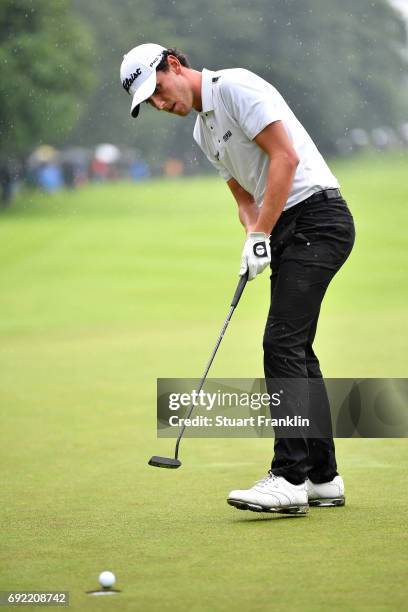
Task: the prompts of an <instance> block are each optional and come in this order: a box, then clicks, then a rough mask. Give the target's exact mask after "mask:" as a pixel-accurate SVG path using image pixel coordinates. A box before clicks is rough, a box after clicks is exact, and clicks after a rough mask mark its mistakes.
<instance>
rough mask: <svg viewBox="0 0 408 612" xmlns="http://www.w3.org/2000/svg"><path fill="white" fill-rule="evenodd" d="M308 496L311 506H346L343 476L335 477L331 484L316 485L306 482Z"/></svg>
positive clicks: (309, 481)
mask: <svg viewBox="0 0 408 612" xmlns="http://www.w3.org/2000/svg"><path fill="white" fill-rule="evenodd" d="M306 489H307V495H308V498H309V505H310V506H322V507H323V506H344V504H345V503H346V498H345V497H344V482H343V479H342V477H341V476H335V477H334V478H333V480H330V482H323V483H322V484H315V483H314V482H312V481H311V480H309V478H308V479H307V480H306Z"/></svg>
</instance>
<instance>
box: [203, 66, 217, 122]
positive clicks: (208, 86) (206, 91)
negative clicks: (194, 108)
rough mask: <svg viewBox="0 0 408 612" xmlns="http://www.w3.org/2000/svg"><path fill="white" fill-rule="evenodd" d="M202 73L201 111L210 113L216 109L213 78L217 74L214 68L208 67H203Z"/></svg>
mask: <svg viewBox="0 0 408 612" xmlns="http://www.w3.org/2000/svg"><path fill="white" fill-rule="evenodd" d="M201 74H202V82H201V105H202V107H203V110H202V111H201V113H208V112H210V111H212V110H214V102H213V88H212V79H213V77H214V75H215V72H214V71H213V70H207V69H206V68H203V71H202V73H201ZM201 113H200V114H201Z"/></svg>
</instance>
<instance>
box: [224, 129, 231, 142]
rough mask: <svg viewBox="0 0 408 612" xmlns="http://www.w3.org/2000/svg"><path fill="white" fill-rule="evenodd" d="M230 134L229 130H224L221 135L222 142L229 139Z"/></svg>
mask: <svg viewBox="0 0 408 612" xmlns="http://www.w3.org/2000/svg"><path fill="white" fill-rule="evenodd" d="M231 136H232V133H231V130H228V131H227V132H225V134H224V136H223V137H222V139H223V141H224V142H227V140H229V139H230V138H231Z"/></svg>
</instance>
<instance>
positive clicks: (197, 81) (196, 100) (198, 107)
mask: <svg viewBox="0 0 408 612" xmlns="http://www.w3.org/2000/svg"><path fill="white" fill-rule="evenodd" d="M188 79H189V81H190V85H191V91H192V92H193V108H194V110H195V111H197V113H200V112H201V111H202V110H203V102H202V99H201V87H202V80H203V77H202V74H201V72H199V71H198V70H193V69H192V68H189V70H188Z"/></svg>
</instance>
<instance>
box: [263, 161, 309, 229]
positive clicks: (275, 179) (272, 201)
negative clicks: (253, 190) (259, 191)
mask: <svg viewBox="0 0 408 612" xmlns="http://www.w3.org/2000/svg"><path fill="white" fill-rule="evenodd" d="M297 165H298V162H297V160H296V159H292V158H290V157H287V156H284V155H283V156H277V157H272V158H271V160H270V164H269V171H268V179H267V184H266V189H265V197H264V201H263V205H262V208H261V209H260V211H259V215H258V219H257V222H256V224H255V226H254V227H253V229H252V231H254V232H264V233H265V234H266V235H267V236H269V235H270V234H271V232H272V230H273V228H274V227H275V224H276V222H277V220H278V219H279V217H280V216H281V214H282V210H283V208H284V206H285V204H286V202H287V199H288V197H289V193H290V190H291V188H292V183H293V178H294V176H295V172H296V167H297Z"/></svg>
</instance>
